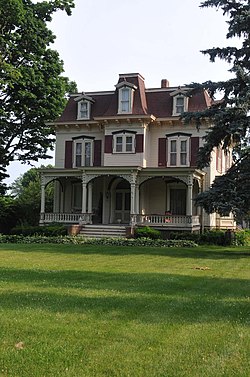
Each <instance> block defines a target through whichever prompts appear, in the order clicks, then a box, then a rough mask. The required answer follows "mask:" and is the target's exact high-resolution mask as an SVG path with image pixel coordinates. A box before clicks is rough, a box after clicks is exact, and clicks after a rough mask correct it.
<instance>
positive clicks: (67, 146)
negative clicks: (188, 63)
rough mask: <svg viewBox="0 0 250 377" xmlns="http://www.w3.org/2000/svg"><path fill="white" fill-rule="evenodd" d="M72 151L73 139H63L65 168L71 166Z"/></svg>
mask: <svg viewBox="0 0 250 377" xmlns="http://www.w3.org/2000/svg"><path fill="white" fill-rule="evenodd" d="M72 151H73V141H72V140H67V141H65V158H64V167H65V168H66V169H71V168H72V162H73V161H72V157H73V156H72Z"/></svg>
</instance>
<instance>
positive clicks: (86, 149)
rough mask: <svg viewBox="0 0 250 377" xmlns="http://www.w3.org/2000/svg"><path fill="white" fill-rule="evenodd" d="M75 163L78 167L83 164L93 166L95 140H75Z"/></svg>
mask: <svg viewBox="0 0 250 377" xmlns="http://www.w3.org/2000/svg"><path fill="white" fill-rule="evenodd" d="M74 165H75V167H77V168H78V167H81V166H93V140H89V139H83V140H79V139H78V140H75V142H74Z"/></svg>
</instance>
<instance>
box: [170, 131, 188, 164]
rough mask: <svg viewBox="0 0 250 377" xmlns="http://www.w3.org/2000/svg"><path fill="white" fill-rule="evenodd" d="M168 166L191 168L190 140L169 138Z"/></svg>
mask: <svg viewBox="0 0 250 377" xmlns="http://www.w3.org/2000/svg"><path fill="white" fill-rule="evenodd" d="M168 151H169V156H168V161H169V163H168V166H189V164H190V162H189V138H188V137H183V136H176V137H174V138H168Z"/></svg>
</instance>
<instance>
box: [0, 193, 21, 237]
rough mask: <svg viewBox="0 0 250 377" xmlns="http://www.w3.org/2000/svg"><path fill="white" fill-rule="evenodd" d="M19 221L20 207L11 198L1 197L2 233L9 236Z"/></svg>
mask: <svg viewBox="0 0 250 377" xmlns="http://www.w3.org/2000/svg"><path fill="white" fill-rule="evenodd" d="M17 220H18V206H17V204H16V202H15V200H14V199H13V197H11V196H1V195H0V232H1V233H4V234H8V233H9V232H10V230H11V228H12V227H13V226H15V225H16V223H17Z"/></svg>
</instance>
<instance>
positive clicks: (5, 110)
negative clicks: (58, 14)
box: [0, 0, 74, 191]
mask: <svg viewBox="0 0 250 377" xmlns="http://www.w3.org/2000/svg"><path fill="white" fill-rule="evenodd" d="M73 2H74V0H50V1H42V2H36V3H33V2H32V0H0V30H1V34H0V188H2V191H3V188H4V186H3V184H2V180H3V178H5V177H6V167H7V166H8V165H9V164H10V163H11V162H12V161H14V160H19V161H21V162H26V161H28V162H29V161H37V160H38V159H39V158H47V157H48V156H47V151H48V149H52V146H53V140H54V138H53V136H52V134H53V130H52V129H51V128H50V127H49V126H48V125H47V124H48V122H49V121H52V120H54V119H55V118H56V117H57V116H58V115H59V114H60V113H61V111H62V109H63V107H64V105H65V93H66V92H67V91H68V88H69V86H71V85H72V83H69V81H68V79H67V78H65V77H63V76H62V75H61V74H62V73H63V64H62V61H61V60H60V58H59V55H58V53H57V52H56V51H55V50H52V49H51V48H50V45H51V44H52V43H53V41H54V39H55V36H54V35H53V33H52V32H51V30H50V29H49V28H48V26H47V25H48V22H50V21H51V19H52V15H53V13H54V12H55V11H57V10H65V11H66V12H67V14H68V15H69V14H70V13H71V8H72V7H73V6H74V4H73ZM71 89H72V86H71Z"/></svg>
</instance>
